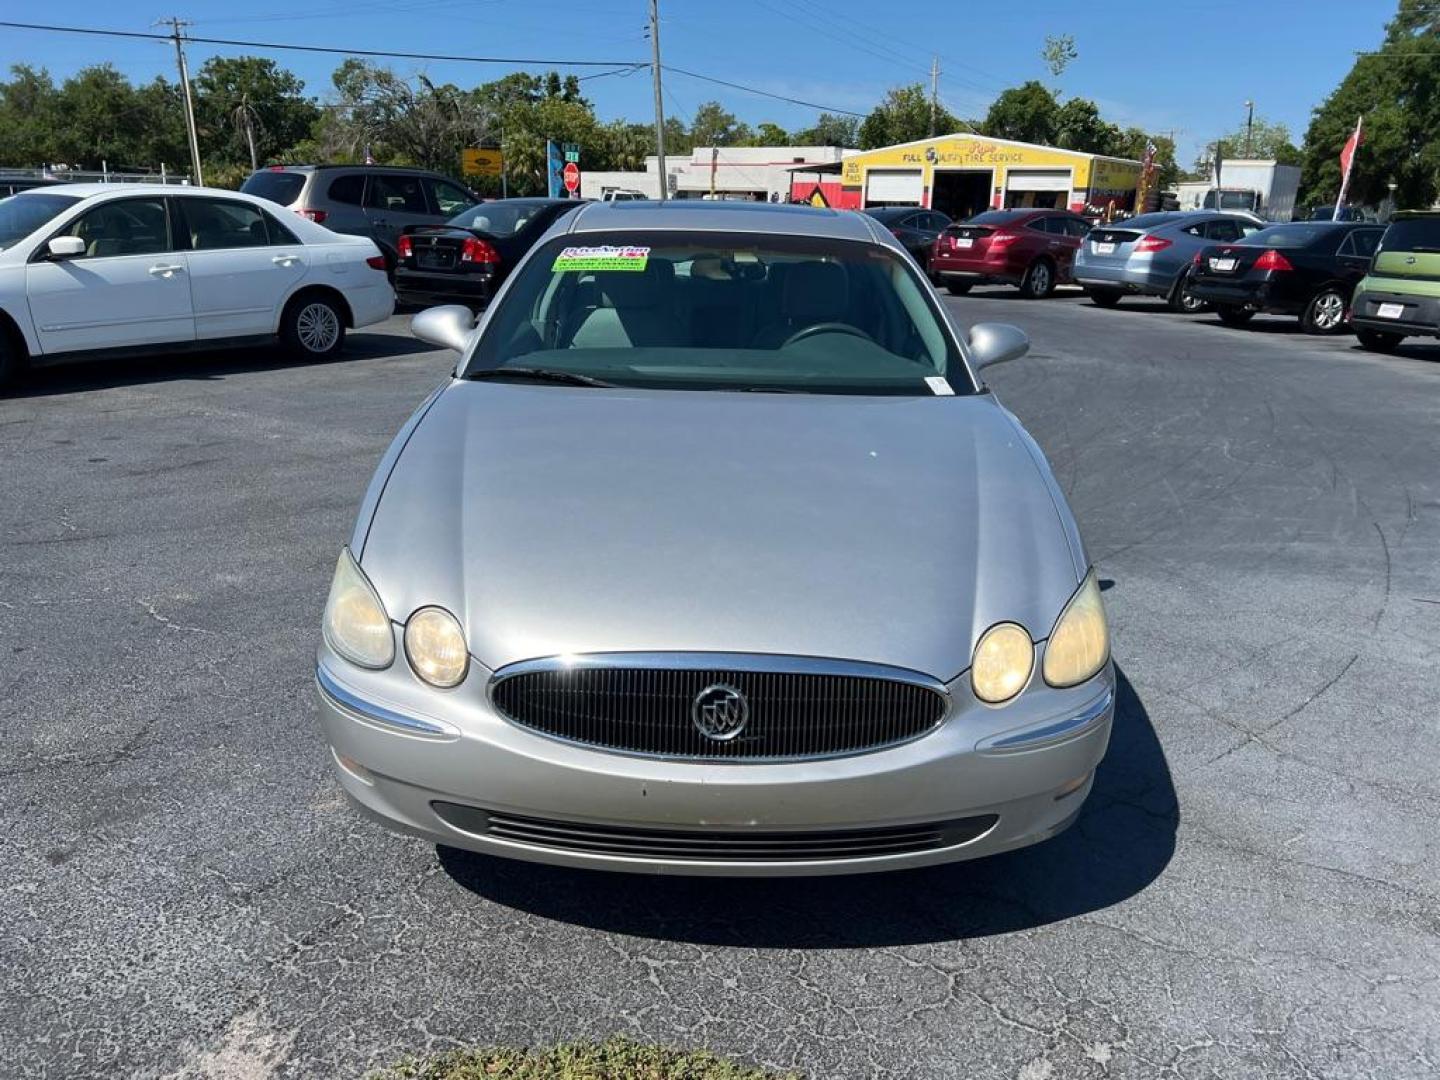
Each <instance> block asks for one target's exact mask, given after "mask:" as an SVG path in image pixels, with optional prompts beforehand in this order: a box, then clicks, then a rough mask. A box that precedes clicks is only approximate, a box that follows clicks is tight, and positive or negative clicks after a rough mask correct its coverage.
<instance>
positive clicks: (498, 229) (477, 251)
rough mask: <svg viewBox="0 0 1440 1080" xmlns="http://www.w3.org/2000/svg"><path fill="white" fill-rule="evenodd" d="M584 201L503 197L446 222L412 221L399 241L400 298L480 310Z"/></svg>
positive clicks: (397, 279) (397, 280)
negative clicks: (526, 256) (557, 224)
mask: <svg viewBox="0 0 1440 1080" xmlns="http://www.w3.org/2000/svg"><path fill="white" fill-rule="evenodd" d="M580 205H581V203H580V201H579V200H577V199H498V200H495V201H493V202H486V203H481V204H480V205H479V206H472V207H470V209H468V210H466V211H465V212H464V213H461V214H459V215H457V216H456V217H453V218H451V219H450V220H449V221H448V222H446V223H445V224H444V225H414V226H410V227H408V228H407V229H406V230H405V231H404V232H403V233H402V234H401V235H400V242H399V245H398V252H399V254H398V262H397V263H396V266H395V295H396V299H397V300H399V301H400V302H401V303H404V304H436V303H441V304H443V303H460V304H467V305H469V306H470V307H472V308H474V309H475V310H477V311H478V310H479V309H480V308H483V307H484V306H485V305H486V304H488V303H489V302H490V299H491V297H493V296H494V295H495V293H496V291H497V290H498V289H499V288H500V285H501V284H502V283H503V282H504V280H505V278H506V277H507V276H508V275H509V273H510V271H511V270H512V269H513V268H514V267H515V264H516V263H518V262H519V261H520V259H521V257H522V256H523V255H524V254H525V253H526V252H527V251H529V250H530V248H531V247H533V246H534V244H535V241H537V240H539V239H540V237H541V236H543V235H544V234H545V230H546V229H548V228H549V227H550V226H551V224H552V223H553V222H554V221H555V219H556V218H558V217H560V215H562V214H566V213H569V212H570V211H571V210H574V209H575V208H576V207H577V206H580Z"/></svg>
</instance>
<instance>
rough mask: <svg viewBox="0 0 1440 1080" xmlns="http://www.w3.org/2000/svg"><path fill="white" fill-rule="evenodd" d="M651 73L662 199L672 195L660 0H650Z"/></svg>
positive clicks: (662, 200) (656, 148) (656, 149)
mask: <svg viewBox="0 0 1440 1080" xmlns="http://www.w3.org/2000/svg"><path fill="white" fill-rule="evenodd" d="M650 74H651V75H652V76H653V78H654V82H655V153H656V154H657V155H658V156H659V158H660V201H661V202H664V201H665V200H666V199H668V198H669V197H670V177H669V176H667V175H666V173H665V102H664V99H663V97H662V96H661V91H660V0H650Z"/></svg>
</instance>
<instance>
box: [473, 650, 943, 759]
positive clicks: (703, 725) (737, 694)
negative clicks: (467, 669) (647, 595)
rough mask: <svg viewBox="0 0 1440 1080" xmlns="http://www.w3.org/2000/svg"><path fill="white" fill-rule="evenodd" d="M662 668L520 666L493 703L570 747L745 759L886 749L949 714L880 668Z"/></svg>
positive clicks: (769, 661)
mask: <svg viewBox="0 0 1440 1080" xmlns="http://www.w3.org/2000/svg"><path fill="white" fill-rule="evenodd" d="M657 660H658V661H659V662H657V663H656V664H654V665H653V666H634V665H633V664H630V663H627V662H626V661H624V660H623V659H620V658H617V657H604V656H592V657H589V658H587V659H586V662H584V663H580V664H576V663H573V662H572V663H562V662H559V661H532V662H527V663H525V664H519V665H516V666H515V668H513V669H507V670H502V671H500V672H499V673H497V675H496V676H495V680H494V682H493V684H492V686H491V690H490V695H491V700H492V702H493V703H494V704H495V707H496V708H497V709H498V710H499V711H500V712H501V714H502V715H504V716H505V717H506V718H507V719H509V720H510V721H511V722H512V723H515V724H517V725H519V726H521V727H524V728H528V729H530V730H532V731H535V732H538V733H540V734H544V735H550V736H553V737H556V738H561V739H566V740H569V741H572V742H579V743H584V744H587V745H591V746H596V747H603V748H607V749H613V750H622V751H627V752H630V753H637V754H650V755H656V756H663V757H670V758H690V759H697V760H745V761H755V760H795V759H804V758H817V757H833V756H837V755H841V754H852V753H860V752H863V751H868V750H876V749H880V748H882V747H886V746H893V745H895V744H897V743H902V742H908V741H909V740H911V739H914V738H918V737H919V736H921V735H924V734H926V733H928V732H930V731H933V730H934V729H935V728H936V727H938V726H939V725H940V722H941V721H942V720H943V719H944V718H945V713H946V709H947V707H948V698H947V697H946V695H945V693H944V692H943V688H942V687H939V685H938V684H930V683H927V682H925V681H924V680H923V679H922V678H920V677H918V676H913V673H908V672H900V671H898V670H897V669H893V668H883V667H880V666H878V665H862V664H848V665H843V664H841V663H840V662H834V663H833V664H832V662H830V661H803V662H802V661H794V662H793V664H792V665H791V669H790V670H787V669H786V667H785V658H780V657H758V658H741V657H715V656H702V657H698V658H697V657H694V656H690V655H689V654H685V655H684V656H683V657H681V656H680V655H679V654H676V655H674V656H671V657H667V658H666V659H664V660H660V659H659V658H658V657H657ZM727 660H729V661H732V662H731V663H726V661H727ZM702 664H703V666H701V665H702ZM672 665H673V666H672ZM842 667H843V670H838V669H839V668H842ZM777 669H778V670H777ZM707 706H708V707H709V711H708V712H707V711H706V710H707ZM717 709H718V710H719V711H717Z"/></svg>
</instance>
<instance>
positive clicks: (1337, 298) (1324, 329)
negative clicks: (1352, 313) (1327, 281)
mask: <svg viewBox="0 0 1440 1080" xmlns="http://www.w3.org/2000/svg"><path fill="white" fill-rule="evenodd" d="M1347 300H1348V298H1347V297H1346V295H1345V293H1344V291H1342V290H1341V289H1340V288H1338V287H1337V286H1334V285H1327V286H1325V288H1323V289H1321V290H1320V291H1319V292H1318V293H1316V294H1315V295H1314V296H1312V297H1311V298H1310V303H1308V304H1306V305H1305V313H1304V314H1303V315H1301V316H1300V329H1301V330H1304V331H1305V333H1307V334H1338V333H1340V331H1341V330H1344V329H1345V307H1346V303H1347Z"/></svg>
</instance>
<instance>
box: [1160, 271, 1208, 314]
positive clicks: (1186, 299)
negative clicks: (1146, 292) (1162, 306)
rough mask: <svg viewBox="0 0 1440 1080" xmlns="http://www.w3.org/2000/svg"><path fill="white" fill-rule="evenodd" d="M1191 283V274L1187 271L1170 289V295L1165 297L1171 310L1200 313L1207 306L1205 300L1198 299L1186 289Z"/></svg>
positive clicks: (1181, 312)
mask: <svg viewBox="0 0 1440 1080" xmlns="http://www.w3.org/2000/svg"><path fill="white" fill-rule="evenodd" d="M1189 284H1190V274H1189V272H1188V271H1187V272H1185V273H1183V274H1181V275H1180V277H1179V278H1178V279H1177V280H1176V282H1175V287H1174V288H1173V289H1171V290H1170V295H1169V296H1167V297H1166V298H1165V303H1166V305H1167V306H1168V307H1169V308H1170V310H1171V311H1177V312H1179V313H1180V314H1182V315H1199V314H1200V313H1201V312H1202V311H1204V310H1205V308H1206V307H1207V305H1206V303H1205V301H1204V300H1200V299H1197V298H1196V297H1193V296H1191V295H1190V293H1189V292H1188V291H1186V287H1187V286H1188V285H1189Z"/></svg>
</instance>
